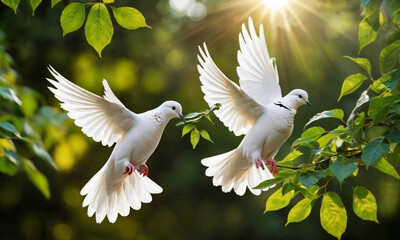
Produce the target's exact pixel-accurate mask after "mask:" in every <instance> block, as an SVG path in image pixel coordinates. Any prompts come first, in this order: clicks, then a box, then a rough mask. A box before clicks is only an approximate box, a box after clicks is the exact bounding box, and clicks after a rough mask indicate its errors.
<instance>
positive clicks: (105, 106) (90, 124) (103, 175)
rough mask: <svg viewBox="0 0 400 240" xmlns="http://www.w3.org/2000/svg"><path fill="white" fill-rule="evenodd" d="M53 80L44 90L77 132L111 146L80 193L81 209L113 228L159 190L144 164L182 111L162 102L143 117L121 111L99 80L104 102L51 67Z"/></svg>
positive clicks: (106, 84)
mask: <svg viewBox="0 0 400 240" xmlns="http://www.w3.org/2000/svg"><path fill="white" fill-rule="evenodd" d="M49 71H50V73H51V74H52V75H53V76H54V78H55V80H52V79H47V80H48V81H49V82H50V83H51V84H52V85H53V86H54V87H49V89H50V90H51V91H52V92H53V93H54V95H55V97H56V98H57V99H59V100H60V101H61V102H62V103H61V107H62V108H63V109H64V110H66V111H67V112H68V116H69V117H70V118H72V119H74V120H75V124H76V125H77V126H79V127H82V131H83V132H84V133H85V134H86V135H87V136H89V137H92V138H93V139H94V140H95V141H96V142H101V143H102V144H103V145H104V146H105V145H107V146H112V145H113V144H114V143H117V144H116V145H115V147H114V149H113V151H112V153H111V156H110V157H109V158H108V161H107V162H106V164H105V165H104V166H103V167H102V168H101V169H100V170H99V171H98V172H97V173H96V174H95V175H94V176H93V177H92V178H91V179H90V180H89V182H88V183H87V184H86V185H85V186H84V187H83V188H82V190H81V195H83V196H84V195H86V197H85V199H84V201H83V207H86V206H88V215H89V217H91V216H93V215H94V214H96V222H97V223H101V222H102V221H103V219H104V218H105V217H106V216H107V218H108V220H109V221H110V222H111V223H113V222H115V221H116V219H117V217H118V214H120V215H121V216H127V215H128V214H129V212H130V208H133V209H135V210H138V209H140V207H141V204H142V203H149V202H151V200H152V197H151V194H157V193H161V192H162V188H161V187H160V186H159V185H157V184H156V183H155V182H153V181H152V180H151V179H150V178H149V177H148V173H149V172H148V167H147V166H146V162H147V160H148V159H149V157H150V156H151V154H152V153H153V152H154V150H155V149H156V147H157V145H158V143H159V141H160V138H161V135H162V133H163V131H164V128H165V127H166V125H167V123H168V122H169V121H170V120H171V119H172V118H175V117H180V118H181V119H182V120H184V117H183V115H182V107H181V105H180V104H179V103H177V102H175V101H166V102H164V103H163V104H161V105H160V106H159V107H157V108H155V109H153V110H149V111H147V112H144V113H140V114H137V113H134V112H132V111H130V110H129V109H127V108H126V107H125V106H124V105H123V104H122V103H121V102H120V101H119V100H118V98H117V97H116V96H115V95H114V93H113V92H112V91H111V88H110V87H109V85H108V83H107V81H106V80H103V85H104V97H100V96H97V95H95V94H93V93H91V92H89V91H87V90H85V89H83V88H81V87H79V86H77V85H75V84H73V83H72V82H70V81H68V80H67V79H65V78H64V77H63V76H61V75H60V74H59V73H58V72H56V71H55V70H54V69H53V68H52V67H49Z"/></svg>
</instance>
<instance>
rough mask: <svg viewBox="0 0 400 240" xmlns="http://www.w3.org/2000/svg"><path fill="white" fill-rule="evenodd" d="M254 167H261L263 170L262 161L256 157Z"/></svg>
mask: <svg viewBox="0 0 400 240" xmlns="http://www.w3.org/2000/svg"><path fill="white" fill-rule="evenodd" d="M256 167H257V168H259V167H261V169H262V170H265V166H264V162H263V161H261V160H260V159H257V161H256Z"/></svg>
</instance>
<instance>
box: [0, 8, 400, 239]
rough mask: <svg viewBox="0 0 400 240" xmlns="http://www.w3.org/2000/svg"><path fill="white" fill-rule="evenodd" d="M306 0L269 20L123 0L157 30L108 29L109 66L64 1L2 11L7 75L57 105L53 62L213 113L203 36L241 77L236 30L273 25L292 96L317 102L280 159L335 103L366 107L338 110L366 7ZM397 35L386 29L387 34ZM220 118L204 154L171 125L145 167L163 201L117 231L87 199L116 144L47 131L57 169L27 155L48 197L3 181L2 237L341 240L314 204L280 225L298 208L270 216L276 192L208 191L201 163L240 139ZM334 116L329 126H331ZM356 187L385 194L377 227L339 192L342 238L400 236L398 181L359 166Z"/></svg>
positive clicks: (78, 75)
mask: <svg viewBox="0 0 400 240" xmlns="http://www.w3.org/2000/svg"><path fill="white" fill-rule="evenodd" d="M297 2H300V4H296V5H294V6H292V12H290V11H286V12H285V15H284V16H283V15H280V16H277V15H275V16H274V15H273V14H272V13H271V12H269V11H266V9H265V6H264V5H263V4H262V0H251V1H239V0H236V1H229V0H169V1H168V0H160V1H156V0H137V1H128V0H121V1H117V2H116V4H115V5H117V6H132V7H135V8H137V9H138V10H140V11H141V12H142V13H143V15H144V16H145V17H146V21H147V23H148V24H149V25H150V26H152V29H147V28H143V29H138V30H135V31H128V30H125V29H123V28H121V27H119V26H117V24H116V23H115V22H113V24H114V31H115V32H114V37H113V39H112V42H111V44H110V45H108V46H107V47H106V48H105V49H104V51H103V53H102V56H103V57H102V58H99V57H98V55H97V53H96V52H95V51H94V49H93V48H92V47H90V46H89V45H88V44H87V42H86V40H85V37H84V31H83V30H82V29H81V30H79V31H77V32H74V33H71V34H68V35H67V36H65V37H62V29H61V27H60V23H59V17H60V13H61V11H62V9H63V8H64V7H65V6H66V4H68V3H69V1H63V2H61V3H60V4H58V5H56V6H55V7H54V8H53V9H51V8H50V1H44V2H43V3H42V4H41V5H40V6H39V7H38V8H37V9H36V13H35V16H31V10H30V8H29V7H28V4H26V3H25V4H24V5H21V6H20V8H19V10H18V11H17V14H16V15H15V14H14V13H13V12H12V10H10V9H9V8H7V7H6V6H4V5H2V4H0V44H1V47H2V48H4V49H5V50H6V51H7V52H8V53H9V55H10V56H11V57H12V58H13V59H14V64H13V66H12V67H13V69H15V72H12V73H11V74H9V75H8V76H7V77H8V78H9V80H10V81H12V82H15V83H17V84H18V85H24V86H28V87H30V88H32V89H34V90H36V91H37V92H38V93H40V94H41V95H43V98H40V101H39V100H37V101H38V102H37V104H38V105H51V106H54V107H57V109H59V107H58V106H59V103H58V101H57V99H55V98H54V96H53V95H52V93H51V92H50V91H48V89H47V86H48V83H47V82H46V79H45V78H46V77H49V76H50V74H49V72H48V71H47V69H46V67H47V66H48V65H49V64H51V65H52V66H53V67H54V68H55V69H56V70H57V71H59V72H60V73H61V74H63V75H64V76H65V77H67V78H68V79H70V80H71V81H73V82H75V83H77V84H78V85H80V86H82V87H84V88H86V89H88V90H90V91H92V92H94V93H97V94H99V95H100V94H101V93H102V91H103V90H102V84H101V80H102V79H103V78H105V79H107V80H108V82H109V84H110V85H111V88H112V89H113V91H114V93H115V94H116V95H117V96H118V98H119V99H120V100H121V101H122V102H123V103H124V104H125V106H127V107H128V108H129V109H131V110H132V111H134V112H143V111H146V110H148V109H151V108H154V107H156V106H158V105H159V104H160V103H161V102H163V101H165V100H177V101H179V102H180V103H181V104H182V106H183V111H184V113H189V112H193V111H197V110H200V109H205V108H207V107H208V106H207V105H206V103H205V101H204V100H203V94H202V92H201V91H200V82H199V80H198V73H197V68H196V65H197V58H196V55H197V51H198V50H197V46H198V45H200V44H202V43H203V42H206V43H207V45H208V48H209V51H210V53H211V56H212V57H213V58H214V61H215V62H216V64H217V65H218V66H219V67H220V69H221V70H222V71H223V72H224V73H225V74H226V75H227V76H228V77H229V78H231V79H232V80H235V81H237V75H236V66H237V60H236V54H237V50H238V47H239V46H238V45H239V44H238V33H239V32H240V30H241V23H242V22H246V21H247V18H248V16H252V17H253V20H254V22H255V24H256V26H257V25H258V24H260V23H262V24H264V27H265V32H266V40H267V44H268V47H269V52H270V55H271V56H274V57H276V59H277V65H278V69H279V75H280V83H281V87H282V92H283V94H284V95H285V94H286V93H288V92H289V91H290V90H291V89H293V88H303V89H305V90H307V91H308V93H309V97H310V101H311V102H312V104H313V107H312V108H311V109H309V108H306V107H304V108H300V109H299V111H298V114H297V117H296V120H295V129H294V132H293V135H292V137H291V138H290V139H289V140H288V141H287V144H285V145H284V146H283V147H282V149H281V151H280V152H279V154H278V155H277V157H276V159H277V160H280V159H282V158H283V157H284V156H285V155H286V154H287V153H288V151H289V146H290V144H291V143H292V142H293V140H294V139H296V138H298V137H299V136H300V133H301V132H302V129H303V126H304V124H305V123H306V122H307V121H308V119H310V118H311V117H312V116H313V115H314V114H316V113H318V112H321V111H323V110H329V109H333V108H337V107H340V108H343V109H344V110H345V111H347V112H346V113H347V114H349V113H350V111H351V109H352V108H353V107H354V104H355V101H356V99H357V94H353V95H351V96H347V97H344V99H342V100H341V101H340V102H339V103H338V102H337V98H338V96H339V92H340V87H341V84H342V81H343V79H344V78H345V77H346V76H347V75H349V74H351V73H355V72H356V71H358V70H359V69H357V66H356V65H355V64H351V62H350V61H349V60H347V59H344V58H342V56H343V55H349V56H353V57H354V56H357V54H358V41H357V30H358V24H359V22H360V20H361V19H362V18H361V17H360V11H361V10H360V2H359V1H358V0H351V1H347V0H335V1H333V0H332V1H328V0H298V1H297ZM193 4H194V5H193ZM113 21H114V20H113ZM388 33H389V31H388V30H386V29H382V34H381V35H383V36H385V35H387V34H388ZM382 38H383V37H380V38H379V39H378V40H377V42H375V43H373V44H371V45H370V46H368V47H367V48H366V49H364V50H363V51H362V53H361V56H364V57H368V58H369V59H370V60H371V62H372V65H373V68H372V69H373V70H372V71H373V74H374V71H375V72H376V73H378V69H379V68H378V67H379V63H378V56H379V51H380V49H382V44H383V40H382ZM1 101H3V100H1ZM59 111H60V112H61V110H59ZM213 118H214V119H215V123H216V124H215V125H211V124H210V123H208V122H206V121H204V122H203V123H202V124H201V127H203V128H205V129H207V130H208V131H209V132H210V134H211V138H212V139H213V140H214V142H215V143H214V144H211V143H209V142H206V141H200V143H199V145H198V146H197V148H196V149H195V150H192V147H191V145H190V141H189V136H185V137H184V138H181V137H180V135H181V127H179V128H178V127H175V126H174V125H175V123H177V122H178V120H172V122H171V123H170V124H169V125H168V127H167V128H166V130H165V132H164V135H163V137H162V139H161V142H160V144H159V147H158V148H157V150H156V151H155V153H154V154H153V155H152V157H151V158H150V160H149V162H148V166H149V169H150V177H151V178H152V179H153V180H154V181H155V182H157V183H158V184H159V185H161V186H162V187H163V189H164V191H163V193H162V194H160V195H154V196H153V201H152V202H151V204H144V205H143V206H142V208H141V209H140V210H139V211H133V210H132V211H131V213H130V215H129V216H128V217H119V218H118V220H117V222H116V223H115V224H110V223H108V222H107V220H105V221H104V222H103V223H102V224H100V225H99V224H96V223H95V219H94V218H88V217H87V215H86V211H87V209H83V208H82V207H81V205H82V201H83V197H82V196H80V195H79V191H80V189H81V188H82V187H83V186H84V184H85V183H86V182H87V181H88V180H89V179H90V178H91V177H92V176H93V175H94V174H95V173H96V172H97V171H98V170H99V169H100V167H101V166H102V165H103V164H104V163H105V161H106V160H107V159H108V156H109V154H110V153H111V150H112V149H111V148H107V147H103V146H102V145H101V144H100V143H96V142H94V141H93V140H92V139H91V138H88V137H86V136H85V135H84V134H83V133H82V132H80V129H79V128H78V127H76V126H75V125H74V124H73V123H72V121H71V120H68V121H67V122H66V123H64V124H63V127H61V128H57V127H54V126H51V125H49V126H48V128H46V132H47V133H48V137H47V138H50V140H48V141H52V140H51V139H53V140H54V139H56V140H54V142H55V144H49V146H51V149H50V153H51V155H52V156H53V158H54V160H55V162H56V164H57V165H58V166H59V171H56V170H54V169H53V168H52V167H51V166H50V165H49V164H47V163H45V162H43V161H39V160H35V159H32V160H33V161H34V162H35V165H36V166H37V168H38V169H39V170H40V171H42V172H43V173H44V174H45V175H46V177H47V178H48V180H49V183H50V190H51V198H50V199H49V200H46V199H45V198H44V197H43V195H42V194H41V193H40V192H39V191H38V190H37V189H36V188H35V187H34V186H33V185H32V183H31V182H30V181H29V180H28V179H27V177H26V176H25V175H24V174H17V175H16V176H14V177H9V176H7V175H4V174H0V226H1V230H0V239H143V240H145V239H307V240H312V239H333V237H332V236H330V235H328V234H327V233H326V232H325V231H324V230H323V229H322V228H321V226H320V222H319V208H318V207H315V208H314V209H313V211H312V213H311V216H310V217H308V219H306V220H305V221H304V222H302V223H299V224H290V225H288V226H287V227H285V226H284V225H285V223H286V217H287V213H288V211H289V209H290V208H289V209H284V210H281V211H278V212H269V213H267V214H265V215H264V214H263V211H264V208H265V201H266V199H267V196H269V195H270V194H271V193H272V192H267V193H263V194H262V195H261V196H252V195H250V194H246V195H245V196H243V197H238V196H236V195H235V194H234V193H228V194H225V193H223V192H222V191H221V189H220V188H216V187H214V186H213V185H212V181H211V178H208V177H206V176H205V175H204V171H205V168H204V167H203V166H202V165H201V164H200V160H201V159H202V158H204V157H208V156H212V155H216V154H220V153H224V152H227V151H229V150H231V149H233V148H235V147H237V145H238V144H239V142H240V140H241V137H235V136H234V135H233V133H231V132H229V131H228V129H227V128H226V127H224V126H223V125H222V124H221V123H220V122H219V121H218V120H217V119H216V118H215V116H213ZM334 121H335V120H324V121H321V124H323V127H324V128H325V129H332V128H333V126H335V125H334V124H335V122H334ZM359 181H361V182H359V184H360V185H365V186H367V187H368V188H369V189H370V190H371V191H372V192H373V193H374V194H375V196H376V198H377V202H378V219H379V221H380V224H376V223H373V222H367V221H362V220H361V219H359V218H358V217H357V216H355V215H354V213H353V212H352V209H351V189H348V188H349V187H348V186H347V187H346V186H344V187H342V191H343V192H344V197H343V201H344V202H345V206H346V209H347V213H348V225H347V230H346V233H345V234H344V236H343V239H377V238H379V239H393V238H396V237H395V236H400V230H399V228H398V227H399V222H400V209H399V203H400V200H399V197H400V185H399V183H398V181H397V180H395V179H394V178H391V177H389V176H387V175H384V174H383V173H379V172H377V171H368V172H367V171H360V178H359ZM335 190H338V191H340V189H339V188H337V189H335ZM294 202H295V201H294ZM319 204H320V202H318V203H317V206H319ZM291 205H293V203H291Z"/></svg>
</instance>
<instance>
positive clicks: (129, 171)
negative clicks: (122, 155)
mask: <svg viewBox="0 0 400 240" xmlns="http://www.w3.org/2000/svg"><path fill="white" fill-rule="evenodd" d="M133 170H135V167H134V166H133V165H132V163H128V165H126V167H125V172H123V174H128V175H131V174H132V173H133Z"/></svg>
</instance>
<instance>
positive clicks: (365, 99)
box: [347, 89, 369, 124]
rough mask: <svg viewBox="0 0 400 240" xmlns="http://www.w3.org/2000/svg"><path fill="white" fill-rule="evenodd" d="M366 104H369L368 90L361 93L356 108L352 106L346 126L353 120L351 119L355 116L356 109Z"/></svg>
mask: <svg viewBox="0 0 400 240" xmlns="http://www.w3.org/2000/svg"><path fill="white" fill-rule="evenodd" d="M367 102H369V96H368V89H367V90H365V91H364V92H362V93H361V95H360V97H359V98H358V100H357V102H356V106H354V108H353V110H352V111H351V113H350V116H349V118H348V119H347V124H349V123H350V121H351V120H353V118H354V117H355V116H356V112H357V110H358V108H360V107H361V106H362V105H363V104H365V103H367Z"/></svg>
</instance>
